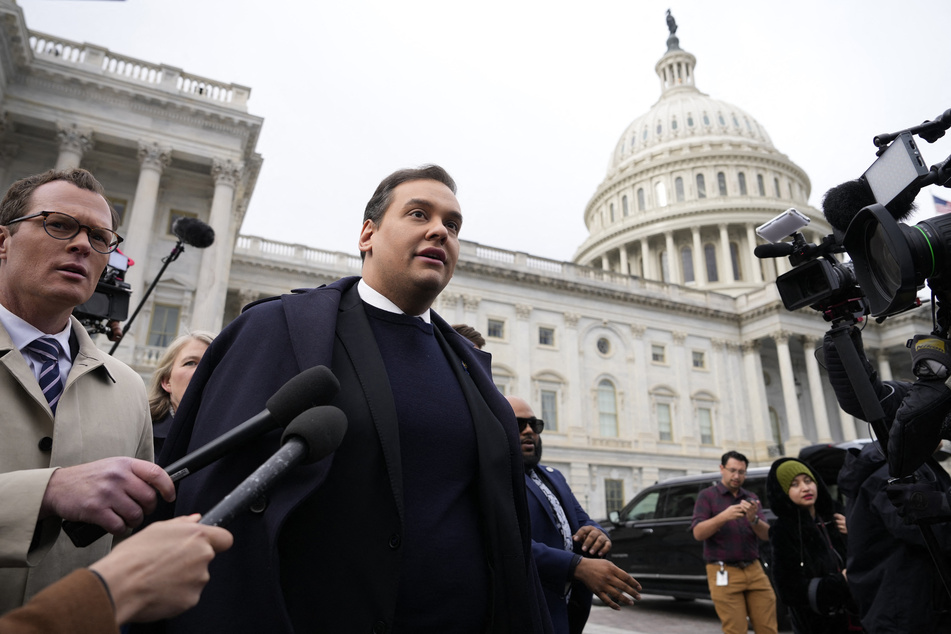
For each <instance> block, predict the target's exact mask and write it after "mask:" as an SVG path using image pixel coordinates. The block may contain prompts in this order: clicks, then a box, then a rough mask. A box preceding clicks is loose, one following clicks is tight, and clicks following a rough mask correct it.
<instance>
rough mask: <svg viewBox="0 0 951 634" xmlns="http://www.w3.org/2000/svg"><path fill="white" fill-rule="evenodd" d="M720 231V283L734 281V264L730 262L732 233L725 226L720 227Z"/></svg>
mask: <svg viewBox="0 0 951 634" xmlns="http://www.w3.org/2000/svg"><path fill="white" fill-rule="evenodd" d="M718 226H719V229H720V266H719V269H720V276H719V277H720V282H721V283H729V282H732V281H733V264H732V262H731V260H730V233H729V232H728V231H727V226H726V225H725V224H722V225H718Z"/></svg>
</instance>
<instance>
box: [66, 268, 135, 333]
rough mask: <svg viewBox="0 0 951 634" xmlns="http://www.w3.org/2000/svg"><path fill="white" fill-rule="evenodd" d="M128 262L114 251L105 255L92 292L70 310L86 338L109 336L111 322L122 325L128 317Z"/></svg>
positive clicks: (129, 294)
mask: <svg viewBox="0 0 951 634" xmlns="http://www.w3.org/2000/svg"><path fill="white" fill-rule="evenodd" d="M131 263H132V260H130V259H129V258H128V257H126V256H125V255H123V254H122V253H121V252H120V251H118V250H116V251H113V252H112V253H110V254H109V263H108V264H107V265H106V268H105V269H104V270H103V272H102V275H101V276H99V282H98V283H97V284H96V290H95V292H94V293H93V294H92V297H90V298H89V301H87V302H86V303H84V304H80V305H79V306H77V307H76V308H74V309H73V315H75V316H76V319H78V320H79V321H80V323H81V324H82V325H83V327H84V328H86V332H88V333H89V334H90V335H94V334H98V333H102V334H109V335H111V334H112V333H113V329H112V328H110V327H109V326H108V323H109V322H111V321H115V322H120V321H125V320H126V319H127V318H128V317H129V298H130V296H131V295H132V287H131V286H130V285H129V284H128V283H127V282H125V281H124V279H123V278H124V276H125V272H126V271H127V270H129V266H130V265H131Z"/></svg>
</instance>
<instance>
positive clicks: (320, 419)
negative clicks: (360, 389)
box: [199, 405, 347, 526]
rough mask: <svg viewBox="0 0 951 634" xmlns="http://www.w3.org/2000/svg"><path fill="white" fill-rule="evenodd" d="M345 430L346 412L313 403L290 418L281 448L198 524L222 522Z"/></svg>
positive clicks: (328, 449)
mask: <svg viewBox="0 0 951 634" xmlns="http://www.w3.org/2000/svg"><path fill="white" fill-rule="evenodd" d="M346 432H347V416H346V414H344V413H343V411H341V410H340V409H339V408H337V407H333V406H331V405H324V406H321V407H312V408H311V409H309V410H307V411H306V412H304V413H303V414H300V415H298V416H297V418H295V419H294V420H293V421H291V424H290V425H288V426H287V429H285V430H284V435H283V436H282V437H281V448H280V449H278V450H277V452H275V453H274V455H273V456H271V457H270V458H268V459H267V460H266V461H265V462H264V464H262V465H261V466H260V467H258V468H257V469H256V470H255V472H254V473H252V474H251V475H249V476H248V477H247V478H245V479H244V481H243V482H242V483H241V484H239V485H238V486H237V487H235V489H234V491H232V492H231V493H229V494H228V495H226V496H225V497H224V499H223V500H221V502H219V503H218V504H216V505H215V506H214V508H212V509H211V510H209V511H208V512H207V513H205V514H204V516H202V518H201V521H199V524H205V525H207V526H225V525H227V524H229V523H231V520H233V519H234V518H235V517H237V516H238V515H239V514H241V513H242V512H244V511H245V510H247V508H248V507H249V506H251V503H252V502H253V501H254V500H256V499H257V498H259V497H261V496H262V495H263V494H264V493H266V492H267V491H268V490H269V489H270V488H271V487H273V486H274V484H275V483H276V482H277V481H278V480H279V479H280V478H281V477H282V476H284V475H285V474H286V473H287V472H288V471H290V470H291V469H293V468H294V467H296V466H297V465H298V464H302V463H303V464H309V463H312V462H317V461H318V460H321V459H323V458H325V457H327V456H329V455H330V454H331V453H333V452H334V451H335V450H336V449H337V447H339V446H340V443H341V441H343V436H344V434H345V433H346Z"/></svg>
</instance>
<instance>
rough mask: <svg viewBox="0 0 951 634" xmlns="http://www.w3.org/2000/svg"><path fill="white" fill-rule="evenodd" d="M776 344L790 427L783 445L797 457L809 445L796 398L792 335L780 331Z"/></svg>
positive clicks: (776, 337)
mask: <svg viewBox="0 0 951 634" xmlns="http://www.w3.org/2000/svg"><path fill="white" fill-rule="evenodd" d="M771 336H772V338H773V340H774V341H775V342H776V354H777V356H778V357H779V374H780V377H781V379H782V386H783V404H784V405H785V406H786V419H787V423H788V425H789V440H787V441H785V442H784V443H783V447H784V449H785V450H786V454H787V455H790V456H795V455H797V454H798V453H799V450H800V449H802V448H803V447H805V446H807V445H808V444H809V441H808V440H806V437H805V436H804V435H803V431H802V416H801V414H800V413H799V400H798V397H797V396H796V382H795V377H794V376H793V365H792V355H790V354H789V337H790V333H788V332H786V331H780V332H777V333H775V334H773V335H771Z"/></svg>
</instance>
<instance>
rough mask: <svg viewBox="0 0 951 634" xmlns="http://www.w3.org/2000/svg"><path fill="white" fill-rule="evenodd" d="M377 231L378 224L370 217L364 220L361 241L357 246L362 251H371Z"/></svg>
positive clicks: (361, 228)
mask: <svg viewBox="0 0 951 634" xmlns="http://www.w3.org/2000/svg"><path fill="white" fill-rule="evenodd" d="M374 233H376V225H375V224H374V223H373V221H372V220H370V219H369V218H368V219H367V220H364V221H363V226H362V227H360V241H359V242H358V243H357V248H359V249H360V251H361V253H370V251H371V250H372V249H373V244H372V243H373V234H374Z"/></svg>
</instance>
